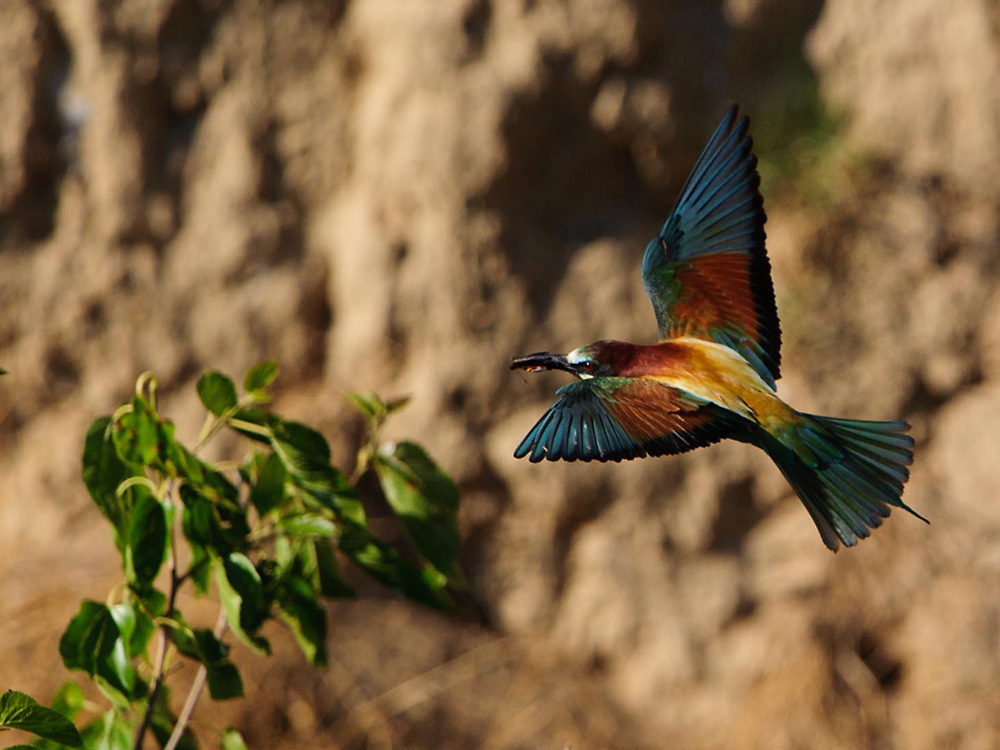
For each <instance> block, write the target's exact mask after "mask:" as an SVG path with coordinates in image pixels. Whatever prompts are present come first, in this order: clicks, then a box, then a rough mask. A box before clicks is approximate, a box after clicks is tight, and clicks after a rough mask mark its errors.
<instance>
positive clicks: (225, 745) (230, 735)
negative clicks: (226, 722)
mask: <svg viewBox="0 0 1000 750" xmlns="http://www.w3.org/2000/svg"><path fill="white" fill-rule="evenodd" d="M222 750H247V746H246V743H245V742H244V741H243V737H242V735H240V733H239V732H237V731H236V730H235V729H233V728H232V727H228V728H227V729H226V731H225V732H223V733H222Z"/></svg>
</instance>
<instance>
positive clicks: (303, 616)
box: [278, 576, 326, 666]
mask: <svg viewBox="0 0 1000 750" xmlns="http://www.w3.org/2000/svg"><path fill="white" fill-rule="evenodd" d="M283 584H284V585H283V586H282V589H281V591H280V592H279V594H278V607H279V609H280V612H281V617H282V619H283V620H284V621H285V622H286V623H288V626H289V627H290V628H291V629H292V633H293V634H294V635H295V640H296V642H298V644H299V648H301V649H302V653H303V654H304V655H305V657H306V659H308V660H309V663H310V664H312V665H314V666H321V665H324V664H326V612H324V611H323V608H322V607H320V606H319V604H318V603H317V602H316V596H315V594H314V593H313V591H312V589H311V588H310V586H309V583H308V582H307V581H305V580H304V579H302V578H299V577H297V576H290V577H289V578H287V579H286V580H285V581H284V582H283Z"/></svg>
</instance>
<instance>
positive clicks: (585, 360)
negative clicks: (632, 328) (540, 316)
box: [510, 341, 632, 380]
mask: <svg viewBox="0 0 1000 750" xmlns="http://www.w3.org/2000/svg"><path fill="white" fill-rule="evenodd" d="M631 346H632V345H631V344H626V343H623V342H621V341H597V342H595V343H593V344H588V345H587V346H580V347H577V348H576V349H574V350H573V351H571V352H570V353H569V354H551V353H549V352H536V353H534V354H529V355H527V356H526V357H518V358H517V359H515V360H514V361H513V362H511V365H510V369H512V370H527V371H528V372H540V371H542V370H565V371H566V372H570V373H573V374H574V375H576V376H577V377H578V378H580V379H581V380H586V379H588V378H601V377H614V376H615V375H617V374H618V373H619V371H620V369H621V367H622V365H623V364H624V363H625V362H627V361H628V359H629V354H630V351H629V350H630V349H631Z"/></svg>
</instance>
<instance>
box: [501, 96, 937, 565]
mask: <svg viewBox="0 0 1000 750" xmlns="http://www.w3.org/2000/svg"><path fill="white" fill-rule="evenodd" d="M737 115H738V107H736V106H734V107H733V108H732V109H730V110H729V112H728V113H727V114H726V116H725V117H724V118H723V120H722V122H721V123H720V124H719V126H718V127H717V128H716V129H715V132H714V133H713V134H712V137H711V138H710V139H709V141H708V145H706V146H705V150H704V151H703V152H702V154H701V156H700V157H699V158H698V161H697V162H695V165H694V168H693V169H692V171H691V175H690V176H689V177H688V179H687V182H686V183H685V184H684V187H683V189H682V190H681V193H680V197H678V199H677V202H676V203H675V205H674V208H673V210H672V211H671V213H670V217H669V218H668V219H667V221H666V223H665V224H664V225H663V229H661V230H660V233H659V234H658V235H657V236H656V237H654V238H653V240H652V241H651V242H650V243H649V245H647V247H646V252H645V254H644V255H643V259H642V281H643V286H645V288H646V292H647V293H648V294H649V297H650V299H651V300H652V302H653V310H654V311H655V313H656V319H657V322H658V323H659V329H660V341H659V343H657V344H653V345H651V346H642V345H639V344H628V343H625V342H622V341H598V342H596V343H593V344H589V345H588V346H581V347H579V348H578V349H574V350H573V351H571V352H570V353H569V354H565V355H562V354H550V353H548V352H538V353H536V354H529V355H528V356H526V357H521V358H519V359H515V360H514V362H513V364H512V365H511V369H522V370H528V371H530V372H538V371H540V370H565V371H566V372H569V373H572V374H573V375H575V376H576V377H577V378H578V380H577V381H575V382H573V383H570V384H569V385H566V386H563V387H562V388H560V389H559V390H558V391H557V395H559V396H560V398H559V400H558V401H556V402H555V404H553V405H552V407H551V408H550V409H549V410H548V411H547V412H546V413H545V415H544V416H543V417H542V418H541V419H540V420H539V421H538V423H537V424H535V426H534V427H533V428H531V431H530V432H529V433H528V434H527V436H526V437H525V438H524V440H522V441H521V443H520V445H518V446H517V449H516V450H515V451H514V456H515V458H523V457H524V456H527V457H528V460H529V461H532V462H538V461H541V460H542V459H547V460H549V461H559V460H563V461H595V460H596V461H621V460H622V459H633V458H642V457H643V456H662V455H667V454H675V453H683V452H685V451H689V450H692V449H694V448H700V447H702V446H705V445H710V444H712V443H716V442H718V441H720V440H722V439H724V438H733V439H735V440H739V441H741V442H745V443H751V444H752V445H756V446H757V447H758V448H761V449H762V450H763V451H764V452H765V453H767V455H768V456H770V457H771V459H772V460H773V461H774V463H776V464H777V465H778V468H779V469H780V470H781V472H782V473H783V474H784V475H785V478H786V479H787V480H788V482H789V483H790V484H791V486H792V488H793V489H794V490H795V492H796V494H797V495H798V496H799V498H800V499H801V500H802V502H803V503H804V504H805V506H806V509H807V510H808V511H809V515H811V516H812V519H813V521H814V522H815V523H816V526H817V528H818V529H819V533H820V536H821V537H822V538H823V542H824V543H825V544H826V546H827V547H829V548H830V549H831V550H834V551H836V550H837V548H838V547H839V546H840V544H841V543H843V544H845V545H847V546H852V545H854V544H856V543H857V542H858V540H859V539H864V538H865V537H867V536H868V535H869V534H870V533H871V532H870V530H871V529H873V528H875V527H877V526H880V525H881V524H882V519H884V518H887V517H888V516H889V509H890V507H897V508H905V509H906V510H908V511H909V512H910V513H912V514H913V515H915V516H917V518H920V519H921V520H923V521H927V519H926V518H924V517H923V516H921V515H920V514H919V513H917V512H916V511H914V510H913V509H912V508H910V507H909V506H907V505H906V504H905V503H904V502H903V501H902V500H901V495H902V493H903V484H904V483H905V482H906V480H907V479H908V478H909V475H910V473H909V470H908V469H907V466H908V465H909V464H910V463H911V462H912V459H913V438H911V437H910V436H909V435H907V434H906V432H907V431H908V430H909V428H910V426H909V424H907V423H906V422H904V421H902V420H897V421H891V422H869V421H862V420H856V419H836V418H834V417H820V416H816V415H814V414H805V413H803V412H799V411H796V410H795V409H793V408H792V407H790V406H789V405H788V404H786V403H785V402H784V401H782V400H781V399H780V398H778V396H777V394H776V393H775V381H776V380H777V379H778V378H779V376H780V371H779V365H780V363H781V329H780V327H779V325H778V312H777V308H776V307H775V303H774V288H773V286H772V284H771V264H770V262H769V261H768V258H767V252H766V250H765V247H764V237H765V235H764V222H765V221H766V216H765V215H764V208H763V206H764V202H763V199H762V198H761V195H760V190H759V186H760V176H759V175H758V174H757V157H756V156H755V155H754V153H753V140H752V139H751V138H750V136H749V135H748V134H747V132H748V127H749V121H748V119H747V118H746V117H743V118H740V119H737Z"/></svg>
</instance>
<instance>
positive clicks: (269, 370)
mask: <svg viewBox="0 0 1000 750" xmlns="http://www.w3.org/2000/svg"><path fill="white" fill-rule="evenodd" d="M276 377H278V365H277V363H276V362H275V361H274V360H273V359H268V360H265V361H264V362H261V363H259V364H256V365H254V366H253V367H251V368H250V369H249V370H247V374H246V377H244V378H243V389H244V390H245V391H247V392H248V393H253V392H254V391H262V390H264V389H265V388H267V387H268V386H269V385H271V383H273V382H274V379H275V378H276Z"/></svg>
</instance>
